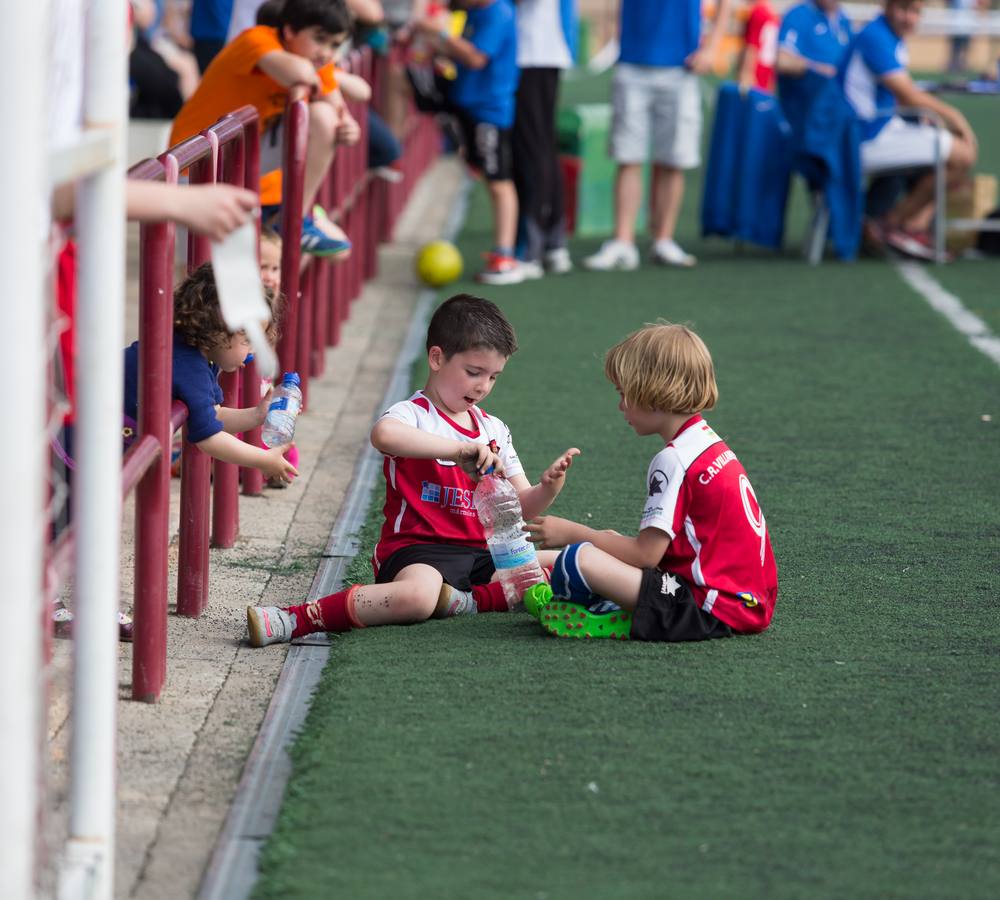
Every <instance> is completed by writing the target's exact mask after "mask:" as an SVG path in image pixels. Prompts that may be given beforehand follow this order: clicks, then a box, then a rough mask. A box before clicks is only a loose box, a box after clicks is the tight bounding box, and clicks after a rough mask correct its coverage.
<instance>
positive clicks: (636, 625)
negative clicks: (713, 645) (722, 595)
mask: <svg viewBox="0 0 1000 900" xmlns="http://www.w3.org/2000/svg"><path fill="white" fill-rule="evenodd" d="M732 633H733V630H732V629H731V628H730V627H729V626H728V625H727V624H726V623H725V622H721V621H719V620H718V619H717V618H715V616H713V615H712V614H711V613H707V612H705V611H704V610H703V609H701V608H700V607H699V606H698V604H697V603H696V602H695V599H694V596H693V595H692V593H691V587H690V585H689V584H688V583H687V582H686V581H685V580H684V579H683V578H681V577H680V576H679V575H672V574H671V573H670V572H663V571H661V570H660V569H643V570H642V583H641V584H640V586H639V602H638V604H637V605H636V608H635V612H633V613H632V629H631V631H630V632H629V638H630V639H631V640H633V641H706V640H709V639H710V638H720V637H730V636H731V635H732Z"/></svg>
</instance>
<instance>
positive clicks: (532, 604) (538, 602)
mask: <svg viewBox="0 0 1000 900" xmlns="http://www.w3.org/2000/svg"><path fill="white" fill-rule="evenodd" d="M551 599H552V588H551V587H549V586H548V585H547V584H545V583H544V582H542V584H534V585H532V586H531V587H530V588H528V589H527V590H526V591H525V592H524V596H523V597H522V598H521V600H522V602H523V603H524V608H525V609H526V610H527V611H528V612H529V613H530V614H531V615H533V616H534V617H535V618H536V619H537V618H538V615H539V613H540V612H541V611H542V607H543V606H545V604H546V603H548V602H549V601H550V600H551Z"/></svg>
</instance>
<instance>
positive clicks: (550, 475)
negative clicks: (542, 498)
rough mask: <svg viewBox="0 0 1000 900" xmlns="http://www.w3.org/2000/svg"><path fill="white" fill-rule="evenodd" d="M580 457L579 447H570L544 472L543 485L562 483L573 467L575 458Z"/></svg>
mask: <svg viewBox="0 0 1000 900" xmlns="http://www.w3.org/2000/svg"><path fill="white" fill-rule="evenodd" d="M579 455H580V450H579V448H578V447H570V448H569V450H567V451H566V452H565V453H564V454H563V455H562V456H560V457H559V458H558V459H557V460H556V461H555V462H554V463H552V465H551V466H549V467H548V468H547V469H546V470H545V471H544V472H542V479H541V483H542V484H556V483H558V482H560V481H562V480H563V479H564V478H565V477H566V470H567V469H568V468H569V467H570V466H571V465H573V457H574V456H579Z"/></svg>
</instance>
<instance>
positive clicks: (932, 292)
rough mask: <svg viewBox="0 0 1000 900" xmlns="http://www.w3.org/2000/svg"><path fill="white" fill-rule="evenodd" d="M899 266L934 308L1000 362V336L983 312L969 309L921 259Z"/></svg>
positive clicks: (899, 264)
mask: <svg viewBox="0 0 1000 900" xmlns="http://www.w3.org/2000/svg"><path fill="white" fill-rule="evenodd" d="M896 268H897V269H898V270H899V274H900V275H902V276H903V280H904V281H905V282H906V283H907V284H908V285H909V286H910V287H911V288H913V290H915V291H916V292H917V293H918V294H920V296H921V297H923V298H924V300H926V301H927V303H928V304H929V305H930V307H931V309H934V310H936V311H937V312H939V313H941V315H942V316H944V317H945V318H946V319H947V320H948V321H949V322H951V324H952V325H953V326H954V328H955V330H956V331H958V332H959V333H960V334H964V335H965V338H966V340H968V342H969V343H970V344H972V346H973V347H975V348H976V349H977V350H979V351H980V352H981V353H985V354H986V355H987V356H988V357H989V358H990V359H992V360H993V362H995V363H996V364H997V365H998V366H1000V337H997V336H996V335H995V334H994V333H993V332H992V331H990V329H989V326H988V325H987V324H986V323H985V322H984V321H983V320H982V319H980V318H979V316H977V315H976V314H975V313H974V312H972V311H971V310H969V309H967V308H966V306H965V304H964V303H962V301H961V300H959V298H958V297H956V296H955V295H954V294H952V293H950V292H949V291H946V290H945V289H944V288H943V287H942V286H941V284H940V283H939V282H938V281H937V280H936V279H934V278H933V277H932V276H931V275H930V273H929V272H928V271H927V268H926V267H925V266H923V265H921V264H920V263H914V262H901V263H896Z"/></svg>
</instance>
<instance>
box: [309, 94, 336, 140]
mask: <svg viewBox="0 0 1000 900" xmlns="http://www.w3.org/2000/svg"><path fill="white" fill-rule="evenodd" d="M336 130H337V111H336V110H335V109H334V108H333V107H332V106H331V105H330V104H329V103H326V102H324V101H321V100H317V101H314V102H313V103H310V104H309V137H310V139H312V138H314V137H315V138H321V139H322V138H326V139H329V140H330V141H332V140H333V136H334V133H335V132H336Z"/></svg>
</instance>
